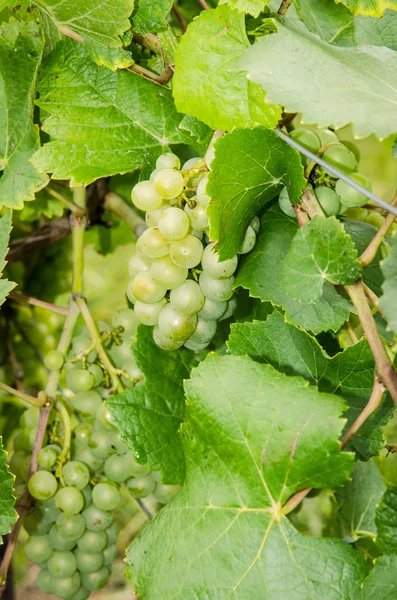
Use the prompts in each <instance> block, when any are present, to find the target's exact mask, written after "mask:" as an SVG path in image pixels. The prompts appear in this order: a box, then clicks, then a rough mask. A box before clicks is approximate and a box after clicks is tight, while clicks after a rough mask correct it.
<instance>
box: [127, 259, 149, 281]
mask: <svg viewBox="0 0 397 600" xmlns="http://www.w3.org/2000/svg"><path fill="white" fill-rule="evenodd" d="M151 264H152V259H151V258H149V257H146V256H143V255H142V254H134V255H133V256H132V257H131V259H130V262H129V263H128V273H129V274H130V277H132V278H134V277H135V275H138V273H143V272H144V271H149V269H150V265H151Z"/></svg>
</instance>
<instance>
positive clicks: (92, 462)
mask: <svg viewBox="0 0 397 600" xmlns="http://www.w3.org/2000/svg"><path fill="white" fill-rule="evenodd" d="M76 460H77V461H79V462H82V463H84V464H85V465H87V467H88V468H89V470H90V471H91V473H97V472H98V471H99V470H100V469H101V467H102V465H103V460H101V459H100V458H98V457H97V456H95V455H94V454H93V453H92V451H91V449H90V448H82V449H81V450H80V451H79V453H78V454H77V455H76Z"/></svg>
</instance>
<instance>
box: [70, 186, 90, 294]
mask: <svg viewBox="0 0 397 600" xmlns="http://www.w3.org/2000/svg"><path fill="white" fill-rule="evenodd" d="M73 196H74V201H75V203H76V205H77V206H79V207H80V208H82V209H83V211H85V203H86V197H85V187H84V186H79V187H76V188H74V190H73ZM86 224H87V219H86V217H85V216H84V215H76V214H75V215H73V217H72V244H73V281H72V292H73V294H81V293H82V292H83V271H84V232H85V227H86Z"/></svg>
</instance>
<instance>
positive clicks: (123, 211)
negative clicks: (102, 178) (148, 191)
mask: <svg viewBox="0 0 397 600" xmlns="http://www.w3.org/2000/svg"><path fill="white" fill-rule="evenodd" d="M103 206H104V208H105V210H108V211H109V212H112V213H113V214H114V215H116V217H118V218H119V219H121V220H122V221H124V223H125V224H126V225H128V227H129V228H130V229H132V231H133V232H134V233H135V235H136V236H137V237H139V236H140V235H141V234H142V232H143V231H144V230H145V229H146V223H145V221H144V220H143V219H142V218H141V217H140V216H139V215H138V213H136V212H135V210H133V209H132V208H131V207H130V206H128V204H127V203H126V202H124V200H123V199H122V198H121V197H120V196H118V195H117V194H114V193H113V192H108V193H107V194H106V196H105V198H104V202H103Z"/></svg>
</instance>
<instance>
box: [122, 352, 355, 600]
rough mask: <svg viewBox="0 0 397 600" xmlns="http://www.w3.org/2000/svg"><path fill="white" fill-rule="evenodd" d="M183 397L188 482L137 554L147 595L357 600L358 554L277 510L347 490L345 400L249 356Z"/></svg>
mask: <svg viewBox="0 0 397 600" xmlns="http://www.w3.org/2000/svg"><path fill="white" fill-rule="evenodd" d="M185 390H186V395H187V407H186V413H187V421H186V423H185V424H184V425H183V427H182V435H183V437H184V443H183V445H184V449H185V453H186V461H187V474H186V480H185V484H184V486H183V488H182V490H181V491H180V492H179V493H178V495H177V496H176V497H175V499H174V500H173V501H172V502H171V503H170V504H169V505H167V506H166V507H165V508H164V509H163V510H162V511H161V513H160V515H159V516H158V517H157V518H156V520H155V521H154V522H153V523H152V525H151V526H150V527H148V528H146V529H144V531H143V532H142V533H141V535H140V536H139V538H138V539H137V540H136V541H135V542H133V544H132V546H131V548H130V550H129V551H128V555H127V560H128V562H129V564H130V565H131V568H130V576H131V578H132V580H133V583H134V586H135V588H136V591H137V593H138V595H139V596H141V597H143V598H145V600H154V599H155V598H159V597H160V596H161V598H163V599H164V600H171V598H181V599H182V598H183V600H193V599H194V598H198V597H200V595H201V596H203V593H204V592H205V594H206V595H207V596H208V594H209V591H210V590H211V591H213V590H215V594H216V597H217V598H229V597H233V598H236V599H237V598H238V599H239V600H252V598H265V597H277V598H284V597H287V596H288V597H289V598H291V599H293V600H306V599H307V598H308V597H310V598H313V599H316V600H317V599H318V600H320V599H321V600H322V599H323V598H325V597H327V598H328V599H331V600H334V599H338V600H339V599H341V598H343V597H345V598H349V599H351V600H356V599H357V600H358V598H359V594H360V589H359V584H360V580H361V578H362V576H363V574H364V572H365V567H364V560H363V559H362V558H361V557H360V556H359V555H358V553H355V552H354V550H353V549H351V548H349V547H348V546H347V544H345V543H344V542H342V541H339V540H324V539H322V540H320V539H314V538H309V537H304V536H302V535H301V534H300V533H298V532H297V531H296V530H295V528H294V527H293V526H292V524H291V523H290V522H289V521H288V520H287V519H286V518H285V517H283V516H282V513H281V510H280V507H281V505H282V504H283V503H284V502H285V501H286V500H287V498H288V497H289V496H290V495H291V494H293V493H294V492H295V491H297V490H299V489H303V488H305V487H307V486H312V485H314V486H315V487H324V486H328V485H329V486H331V487H332V486H334V485H336V484H337V481H340V482H344V481H346V478H347V477H348V475H349V473H350V470H351V467H352V460H353V457H352V456H351V455H348V454H346V453H341V452H340V445H339V442H338V436H339V434H340V431H341V428H342V426H343V422H342V420H340V419H339V418H338V415H339V414H340V412H341V410H343V402H342V400H341V399H340V398H338V397H337V396H331V395H328V394H321V393H320V392H318V391H317V390H316V389H315V388H314V387H311V386H307V384H305V383H304V381H303V380H302V379H300V378H294V377H287V376H286V375H284V374H282V373H279V372H277V371H276V370H275V369H274V368H273V367H271V366H270V365H263V364H259V363H255V362H254V361H252V360H251V359H250V358H249V357H242V356H223V357H221V356H217V355H214V354H209V355H208V356H207V358H206V359H205V360H204V361H203V362H202V363H201V365H200V366H199V367H198V368H197V369H196V370H195V371H193V376H192V379H191V380H190V381H188V382H186V384H185ZM211 594H212V592H211ZM211 594H210V595H211ZM203 597H204V596H203ZM213 597H214V596H213Z"/></svg>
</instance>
